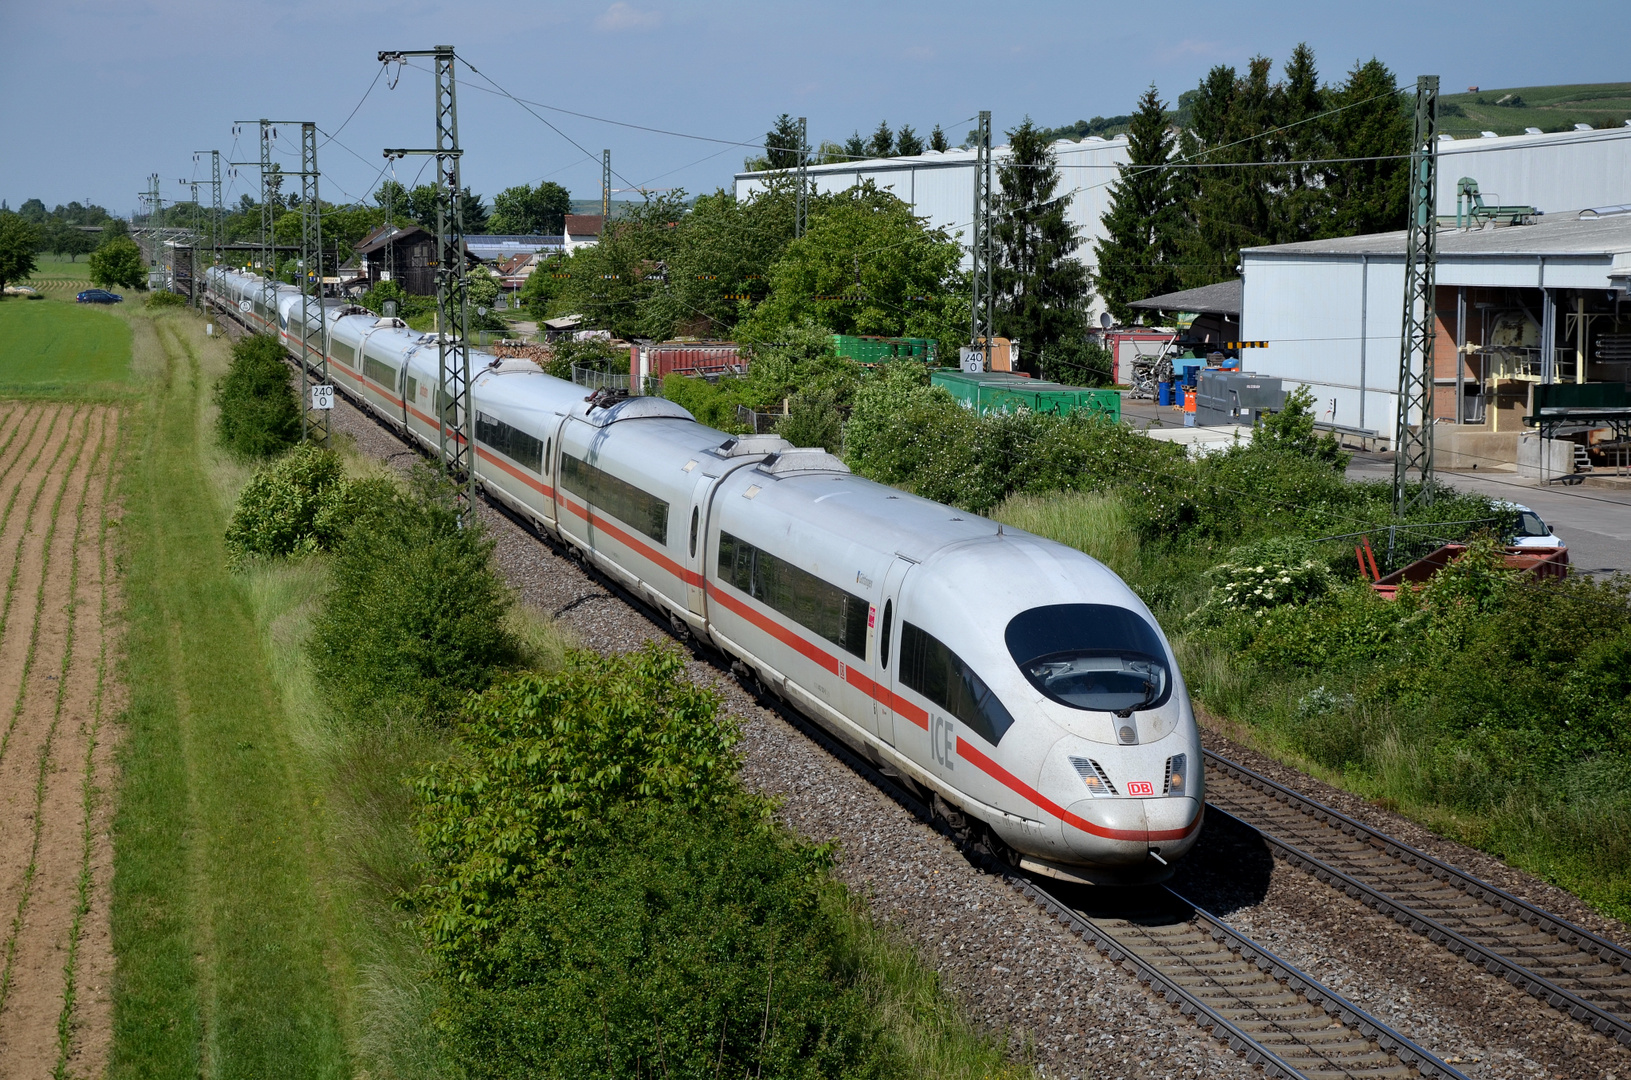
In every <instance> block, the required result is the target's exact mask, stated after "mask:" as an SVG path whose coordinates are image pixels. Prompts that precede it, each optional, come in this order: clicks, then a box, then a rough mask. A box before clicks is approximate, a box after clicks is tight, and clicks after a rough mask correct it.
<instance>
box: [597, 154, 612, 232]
mask: <svg viewBox="0 0 1631 1080" xmlns="http://www.w3.org/2000/svg"><path fill="white" fill-rule="evenodd" d="M611 220H612V152H611V151H610V150H602V151H601V152H600V230H601V234H602V235H605V232H606V225H607V223H608V222H610V221H611Z"/></svg>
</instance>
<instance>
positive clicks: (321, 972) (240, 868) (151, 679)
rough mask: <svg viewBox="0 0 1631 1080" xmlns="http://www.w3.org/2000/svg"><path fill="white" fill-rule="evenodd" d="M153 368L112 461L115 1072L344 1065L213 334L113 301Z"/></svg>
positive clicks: (304, 801) (309, 851)
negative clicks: (117, 507) (119, 603)
mask: <svg viewBox="0 0 1631 1080" xmlns="http://www.w3.org/2000/svg"><path fill="white" fill-rule="evenodd" d="M121 314H123V315H125V316H126V317H127V318H129V320H130V322H131V324H132V328H133V330H134V332H135V349H136V355H137V357H138V359H139V360H141V361H143V362H145V364H147V365H149V366H150V367H151V368H152V369H153V370H152V375H151V377H150V381H149V382H148V385H147V386H146V388H145V389H146V392H145V394H144V401H143V407H142V410H141V413H140V416H139V419H138V424H137V427H136V431H135V432H134V433H133V435H134V438H132V439H131V440H130V444H129V446H130V453H129V457H128V460H127V461H126V463H125V476H124V481H123V485H122V494H123V496H124V500H125V511H126V514H125V518H124V522H123V533H124V539H125V550H124V570H125V575H126V589H127V594H128V622H129V626H128V640H127V645H126V656H127V659H126V677H127V680H128V684H129V685H128V688H129V695H130V706H129V712H128V715H127V732H126V743H125V746H124V750H123V754H122V756H121V764H122V766H123V783H122V789H121V792H120V806H119V813H118V817H117V822H116V826H115V831H114V845H115V876H114V923H113V933H114V949H115V952H116V956H117V963H118V978H117V980H116V984H115V986H116V997H115V1002H114V1024H115V1028H114V1051H113V1060H112V1063H111V1067H110V1070H109V1072H110V1075H111V1076H114V1077H124V1076H143V1077H146V1076H155V1077H159V1076H177V1077H180V1076H194V1075H203V1076H220V1077H235V1076H244V1077H252V1076H253V1077H258V1076H309V1077H323V1076H343V1075H349V1074H350V1072H351V1062H350V1058H349V1054H348V1051H347V1046H346V1038H345V1032H344V1025H343V1022H342V1012H341V1002H342V998H343V980H342V978H341V975H342V973H343V972H344V971H345V969H346V967H347V965H346V959H347V957H346V955H345V950H344V948H343V945H344V941H345V939H344V937H343V935H342V934H340V933H338V932H337V930H338V927H337V926H336V919H337V915H336V907H335V903H334V899H333V897H332V895H330V894H329V893H328V892H327V891H326V890H325V889H324V888H323V885H322V881H321V878H322V873H321V868H322V866H323V862H324V858H325V854H324V837H323V836H322V835H321V834H320V822H321V819H320V817H319V816H318V815H317V814H316V813H315V812H314V810H315V808H314V807H313V799H314V798H315V797H316V796H315V795H314V793H313V788H312V783H311V779H310V775H309V772H308V771H307V770H306V769H305V768H303V765H304V764H305V763H304V762H303V760H302V756H301V752H300V751H301V748H300V747H299V746H298V745H297V742H296V738H297V732H296V731H295V730H294V728H293V725H292V724H291V723H290V719H289V716H288V713H287V711H286V709H285V707H284V698H283V694H282V692H281V689H280V687H279V684H278V682H277V679H276V677H275V674H274V670H273V667H272V665H271V663H270V662H269V658H268V655H267V653H266V650H265V649H264V648H263V644H262V642H263V636H262V632H261V627H260V626H259V625H258V623H257V618H256V615H257V612H256V607H255V604H254V602H253V599H252V596H251V594H250V592H249V591H248V590H246V589H245V587H244V584H243V583H242V582H240V581H237V580H234V579H233V577H232V576H231V575H230V574H229V573H228V572H227V570H226V561H225V557H224V552H223V548H222V542H221V535H222V531H223V529H224V526H225V514H224V512H223V509H222V502H221V499H220V496H219V494H218V492H217V490H215V487H214V485H213V484H212V483H211V481H212V480H216V479H218V477H219V473H218V472H217V471H216V470H215V469H214V468H212V466H213V465H214V464H215V463H214V461H213V460H212V459H213V455H212V452H211V450H210V443H209V432H208V427H207V425H206V423H205V410H204V407H203V406H204V401H205V400H206V389H207V387H208V386H209V385H210V383H212V382H213V380H214V377H215V376H216V374H217V373H218V371H219V369H220V367H221V355H220V351H219V346H217V345H215V344H214V343H212V342H208V341H207V340H206V339H204V337H203V334H202V326H201V324H200V323H199V322H198V321H197V320H195V319H192V318H190V317H188V316H185V315H171V316H161V317H158V318H151V317H149V316H147V315H146V314H145V313H143V312H135V311H132V312H122V313H121Z"/></svg>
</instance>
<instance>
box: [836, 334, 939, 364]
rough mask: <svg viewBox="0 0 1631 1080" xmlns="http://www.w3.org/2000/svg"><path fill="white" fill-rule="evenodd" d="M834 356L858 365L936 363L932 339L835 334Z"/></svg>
mask: <svg viewBox="0 0 1631 1080" xmlns="http://www.w3.org/2000/svg"><path fill="white" fill-rule="evenodd" d="M832 349H833V354H834V355H836V356H847V357H849V358H850V359H851V360H854V361H855V362H856V363H858V364H881V363H884V362H886V361H889V360H896V359H903V358H904V359H912V360H920V361H923V362H924V363H933V362H934V340H933V339H932V338H888V337H857V336H856V335H854V334H834V335H833V336H832Z"/></svg>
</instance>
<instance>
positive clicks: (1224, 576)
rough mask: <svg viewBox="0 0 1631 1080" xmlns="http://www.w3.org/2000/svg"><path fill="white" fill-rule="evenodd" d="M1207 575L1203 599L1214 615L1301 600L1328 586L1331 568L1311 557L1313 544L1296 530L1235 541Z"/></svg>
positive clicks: (1272, 606) (1256, 609) (1303, 601)
mask: <svg viewBox="0 0 1631 1080" xmlns="http://www.w3.org/2000/svg"><path fill="white" fill-rule="evenodd" d="M1207 576H1208V577H1209V578H1210V579H1211V581H1212V595H1211V597H1210V599H1208V601H1207V605H1208V607H1209V608H1210V609H1211V610H1212V611H1214V612H1216V613H1217V614H1218V615H1227V614H1232V613H1235V612H1241V611H1250V612H1254V613H1260V612H1263V611H1267V610H1268V609H1270V608H1275V607H1279V606H1281V605H1282V604H1306V603H1308V602H1309V601H1310V600H1315V599H1317V598H1319V597H1321V596H1323V595H1325V593H1326V592H1327V591H1328V590H1329V589H1330V587H1331V571H1330V569H1329V568H1328V567H1327V566H1326V565H1325V563H1323V562H1322V561H1320V560H1319V559H1318V558H1316V557H1315V552H1314V545H1313V544H1311V543H1309V542H1308V541H1307V540H1304V539H1302V538H1301V537H1296V536H1277V537H1273V538H1271V539H1268V540H1259V541H1258V542H1257V543H1255V544H1247V545H1245V546H1243V547H1238V548H1236V549H1235V550H1233V551H1231V552H1230V553H1229V561H1228V562H1225V563H1220V564H1219V565H1218V566H1215V567H1213V568H1212V571H1211V573H1210V574H1208V575H1207Z"/></svg>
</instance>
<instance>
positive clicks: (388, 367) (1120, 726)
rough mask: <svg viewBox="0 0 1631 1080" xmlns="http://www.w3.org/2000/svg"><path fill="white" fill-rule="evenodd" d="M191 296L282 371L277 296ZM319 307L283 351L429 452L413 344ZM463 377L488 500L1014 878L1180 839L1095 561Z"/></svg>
mask: <svg viewBox="0 0 1631 1080" xmlns="http://www.w3.org/2000/svg"><path fill="white" fill-rule="evenodd" d="M208 284H209V289H210V293H211V298H212V300H213V301H214V302H215V303H216V304H217V306H219V307H221V308H222V309H224V310H226V311H228V312H229V313H230V314H232V315H233V316H234V317H236V318H238V319H239V320H240V321H242V322H244V323H245V324H246V325H248V326H250V327H251V328H256V329H263V330H265V331H268V332H275V333H277V334H279V335H280V336H281V337H282V339H283V340H284V342H285V343H286V344H287V345H288V347H289V349H290V351H291V352H293V353H294V354H296V355H297V356H298V355H299V353H300V348H301V345H300V342H301V327H300V312H301V306H300V305H301V301H300V297H299V294H298V293H297V292H296V291H295V290H294V289H292V288H289V287H287V286H283V287H278V288H276V290H275V291H272V292H269V293H267V292H264V291H263V288H264V287H263V284H262V282H261V280H260V279H259V278H258V277H254V276H251V275H248V274H242V273H235V272H232V271H225V270H221V269H219V268H217V269H214V270H211V271H210V272H209V275H208ZM327 303H328V306H329V310H328V312H327V313H326V318H325V324H326V335H320V334H319V331H318V328H317V319H316V312H315V308H313V310H312V312H311V315H312V317H311V320H310V323H311V325H310V326H308V327H307V329H306V337H307V341H308V344H309V348H310V349H311V350H312V351H313V352H316V351H318V350H321V351H323V352H325V353H326V354H327V356H328V362H329V374H330V378H331V380H332V381H333V382H334V383H335V384H336V385H337V386H339V387H340V388H341V389H342V390H343V391H344V392H345V393H347V394H348V396H350V397H351V398H352V399H354V400H355V401H357V402H359V403H360V404H362V405H363V406H364V407H366V408H368V409H369V410H371V411H372V412H374V413H375V414H376V415H377V416H379V417H380V418H381V419H383V420H384V421H385V422H386V423H388V424H390V425H392V426H393V427H395V428H397V429H398V430H400V431H402V432H404V433H405V434H407V435H409V436H410V437H412V438H414V439H416V440H417V441H418V442H420V443H421V444H422V445H425V446H428V447H431V448H434V447H435V446H436V443H437V434H438V432H437V420H436V414H437V408H436V397H437V395H436V380H437V350H436V342H435V338H434V337H433V336H432V335H429V334H419V333H415V332H413V331H410V330H408V329H407V328H406V327H405V326H403V325H402V324H401V323H399V322H396V321H395V320H388V319H380V318H377V317H376V316H374V315H372V314H362V315H359V314H343V313H342V312H343V311H344V310H346V309H344V308H342V307H341V306H339V305H337V304H336V303H335V302H333V301H329V302H327ZM350 310H352V311H355V310H356V309H354V308H353V309H350ZM472 371H473V372H479V374H478V375H476V376H475V377H474V380H473V386H472V398H473V401H474V408H475V410H476V433H477V440H476V441H477V447H476V450H477V453H476V468H477V473H478V479H479V481H480V483H481V485H482V486H483V488H484V490H485V492H486V493H487V495H488V496H489V497H490V498H493V499H495V500H497V501H498V502H500V503H503V504H504V505H505V506H507V507H508V508H509V509H510V510H511V511H513V512H514V513H516V514H518V515H520V516H521V517H523V518H525V519H528V520H530V521H532V522H534V523H536V525H537V527H538V528H539V529H541V530H542V531H544V532H546V533H548V534H550V535H552V536H553V537H555V538H556V539H557V540H559V541H560V542H561V543H563V544H566V545H570V546H571V547H573V548H575V549H577V550H578V551H579V552H580V553H581V554H582V555H583V556H584V557H585V558H586V559H587V560H589V561H590V562H592V563H593V564H594V565H595V566H596V567H598V568H599V569H600V570H601V571H603V572H604V573H605V574H607V575H609V576H610V577H611V578H613V579H615V580H616V581H618V582H620V583H621V584H622V585H623V586H624V587H625V588H626V589H627V590H628V591H629V592H631V593H633V594H634V595H636V596H638V597H640V598H641V599H643V600H644V601H645V602H646V603H648V604H650V605H652V606H653V607H654V608H656V609H658V610H660V611H662V612H664V613H666V614H667V615H668V617H669V618H670V619H671V620H672V621H673V622H674V623H675V625H676V626H677V627H680V628H682V629H686V630H689V632H690V633H692V634H693V635H695V636H696V637H697V638H700V639H703V640H706V641H708V642H711V643H712V644H713V645H714V646H716V647H717V648H719V649H720V650H722V651H723V652H725V653H726V654H728V655H730V656H731V657H734V658H735V659H736V660H738V661H740V662H741V663H742V664H744V665H746V666H747V667H748V668H749V669H751V671H752V672H753V673H754V674H756V675H757V677H758V679H759V680H760V681H761V682H762V683H763V685H764V686H765V687H766V688H768V689H769V690H770V691H772V692H773V693H775V694H776V695H778V696H780V697H782V698H784V699H785V700H787V701H788V702H789V703H791V704H792V705H794V706H795V707H796V708H797V709H799V710H800V711H801V712H802V713H804V714H805V715H806V716H808V717H809V718H810V719H812V720H814V721H815V722H816V723H818V724H820V725H821V726H822V727H823V728H825V729H826V730H828V731H829V732H831V733H832V734H833V735H835V736H837V737H838V738H840V739H842V740H843V741H844V742H846V743H848V744H849V745H850V746H852V747H854V748H855V749H856V750H857V751H859V752H860V753H862V754H864V755H865V756H867V757H868V758H870V759H871V760H872V761H874V762H875V763H877V764H879V765H880V766H882V767H884V768H886V769H887V770H889V771H891V772H893V773H894V774H897V775H899V776H900V777H903V778H905V779H907V780H908V781H910V782H911V783H912V784H914V785H915V786H916V787H917V788H918V789H920V790H921V791H922V792H923V793H924V794H925V795H935V796H939V798H940V800H941V801H942V803H943V804H944V807H945V809H946V810H948V811H949V814H948V816H949V817H952V818H953V819H955V818H957V817H962V818H964V819H965V820H966V821H967V823H968V824H969V826H970V827H971V828H973V829H975V830H981V831H985V832H988V833H989V834H990V835H992V836H994V837H995V838H997V839H998V840H1000V841H1001V842H1002V844H1003V845H1006V847H1007V848H1008V849H1011V851H1012V852H1013V853H1017V855H1018V857H1019V859H1020V861H1021V865H1024V866H1027V867H1029V868H1031V869H1033V870H1037V871H1040V872H1043V873H1047V874H1051V875H1053V876H1056V877H1063V878H1074V879H1078V880H1086V881H1093V882H1101V883H1114V882H1123V881H1126V882H1131V881H1141V880H1151V879H1155V878H1159V877H1160V876H1162V875H1163V874H1164V872H1165V870H1164V868H1165V867H1166V866H1167V865H1168V864H1169V863H1170V862H1172V861H1173V860H1174V859H1176V858H1177V857H1179V856H1181V855H1182V854H1184V853H1185V852H1186V851H1187V850H1188V849H1189V848H1190V847H1191V846H1193V844H1194V843H1195V840H1196V837H1197V836H1198V834H1199V832H1200V826H1201V819H1202V812H1203V807H1204V805H1205V798H1204V791H1203V783H1204V769H1203V764H1202V757H1201V744H1200V739H1199V734H1198V732H1197V730H1196V725H1195V718H1194V714H1193V712H1192V710H1191V706H1190V702H1189V696H1188V693H1187V691H1186V689H1185V686H1184V682H1183V678H1182V676H1181V674H1180V673H1179V671H1178V666H1177V663H1176V660H1175V658H1174V656H1173V653H1172V649H1171V647H1170V645H1169V644H1168V642H1167V641H1166V638H1165V637H1164V635H1162V633H1161V631H1160V629H1159V627H1158V625H1157V624H1156V622H1155V620H1154V618H1153V617H1152V616H1151V614H1150V612H1149V610H1148V609H1147V608H1146V607H1145V605H1144V604H1143V602H1142V601H1140V600H1139V599H1138V597H1137V596H1136V595H1135V594H1134V593H1133V592H1132V590H1130V589H1129V588H1128V587H1127V586H1126V584H1125V583H1124V582H1122V580H1121V579H1120V578H1118V577H1117V576H1116V575H1115V574H1114V573H1112V572H1111V571H1110V570H1109V569H1107V568H1106V567H1105V566H1104V565H1103V564H1101V563H1099V562H1097V561H1096V560H1094V559H1092V558H1090V557H1088V556H1087V555H1085V554H1083V553H1081V552H1079V551H1077V550H1075V549H1073V548H1069V547H1065V546H1063V545H1061V544H1057V543H1054V542H1052V541H1049V540H1045V539H1042V538H1040V537H1037V536H1033V535H1031V534H1029V533H1025V532H1021V531H1019V530H1016V529H1011V528H1004V527H1002V526H1000V525H998V524H996V523H995V522H992V521H990V520H988V519H986V518H982V517H979V516H976V515H973V514H967V513H963V512H960V511H958V510H955V509H953V508H951V507H947V506H943V505H940V504H938V503H933V502H930V501H928V500H925V499H921V498H917V497H914V496H912V495H909V494H906V493H904V492H901V491H897V490H895V489H892V488H889V487H885V486H883V485H880V484H876V483H873V482H871V481H868V480H864V479H861V478H860V477H857V476H854V475H851V474H850V472H849V470H848V469H847V468H846V467H845V466H844V464H843V463H842V462H840V461H839V460H837V459H836V458H834V457H832V456H830V455H829V454H827V453H825V452H823V451H820V450H809V449H800V448H796V447H793V446H792V445H791V444H789V443H787V442H785V441H784V440H781V439H778V438H775V437H769V436H748V437H740V438H737V437H732V436H730V435H727V434H725V433H723V432H719V431H715V430H713V429H711V428H708V427H705V426H704V425H702V424H699V423H697V422H696V421H695V420H694V419H693V418H692V417H691V415H690V414H689V413H687V412H686V411H685V410H684V409H682V408H680V407H679V406H677V405H675V404H673V403H672V402H669V401H666V400H664V399H661V398H652V397H634V398H627V399H624V400H622V401H619V402H616V403H614V404H611V405H610V406H608V407H604V408H603V407H597V406H595V405H594V404H592V403H590V402H589V401H588V400H587V399H586V398H585V396H584V395H585V391H584V389H583V388H582V387H579V386H576V385H574V384H572V383H568V382H564V381H562V380H559V379H555V378H551V377H550V376H548V375H545V374H544V373H543V372H542V371H540V370H539V369H538V367H537V366H536V365H534V364H531V363H529V362H527V361H518V360H503V361H500V360H499V359H498V358H496V357H494V356H492V355H491V354H489V353H484V352H480V351H474V350H473V351H472ZM446 417H447V418H448V420H449V421H450V423H451V422H452V421H453V420H455V419H456V409H455V408H454V407H453V406H449V407H448V408H447V410H446ZM456 430H457V428H456V427H454V428H452V429H451V430H450V433H449V435H448V437H449V438H454V437H456V436H455V435H454V434H453V432H455V431H456ZM999 850H1000V849H999ZM1005 854H1007V853H1006V852H1005Z"/></svg>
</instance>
